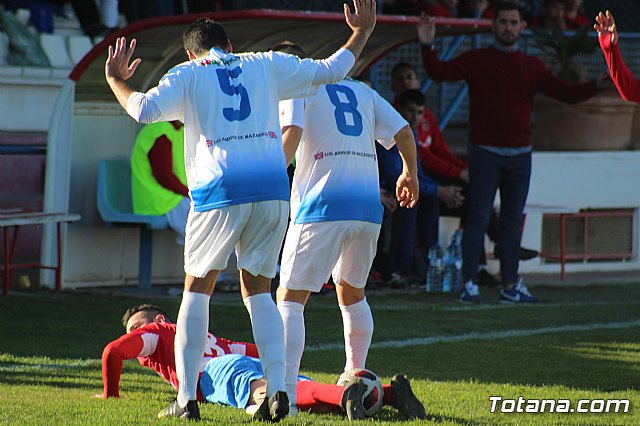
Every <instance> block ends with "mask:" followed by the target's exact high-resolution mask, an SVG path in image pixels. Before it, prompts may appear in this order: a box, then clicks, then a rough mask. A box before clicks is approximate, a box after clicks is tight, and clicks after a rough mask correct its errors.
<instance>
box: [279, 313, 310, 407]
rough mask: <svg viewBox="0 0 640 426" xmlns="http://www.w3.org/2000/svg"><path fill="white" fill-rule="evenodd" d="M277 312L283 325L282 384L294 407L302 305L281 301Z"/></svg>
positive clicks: (301, 341)
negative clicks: (283, 363)
mask: <svg viewBox="0 0 640 426" xmlns="http://www.w3.org/2000/svg"><path fill="white" fill-rule="evenodd" d="M278 310H279V311H280V316H282V322H283V323H284V342H285V345H284V347H285V376H284V384H285V387H286V389H287V396H288V397H289V404H290V405H294V406H295V403H296V391H297V386H298V372H299V371H300V360H301V359H302V353H303V352H304V336H305V330H304V305H303V304H302V303H296V302H288V301H282V302H278Z"/></svg>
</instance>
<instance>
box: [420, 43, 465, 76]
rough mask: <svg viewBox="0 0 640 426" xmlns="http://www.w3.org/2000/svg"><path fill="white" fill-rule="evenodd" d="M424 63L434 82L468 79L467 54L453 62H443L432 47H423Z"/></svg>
mask: <svg viewBox="0 0 640 426" xmlns="http://www.w3.org/2000/svg"><path fill="white" fill-rule="evenodd" d="M421 48H422V63H423V64H424V67H425V69H426V70H427V74H429V77H431V79H432V80H434V81H458V80H464V79H466V78H467V77H468V75H469V72H468V71H467V67H468V64H467V62H468V61H467V56H468V52H467V53H463V54H462V55H460V56H458V57H457V58H455V59H453V60H451V61H445V62H442V61H441V60H440V58H439V57H438V54H437V53H436V51H435V50H434V49H432V47H431V46H422V47H421Z"/></svg>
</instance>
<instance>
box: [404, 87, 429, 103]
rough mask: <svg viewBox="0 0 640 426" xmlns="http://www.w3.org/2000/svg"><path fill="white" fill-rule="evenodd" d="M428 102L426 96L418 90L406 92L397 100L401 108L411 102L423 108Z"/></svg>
mask: <svg viewBox="0 0 640 426" xmlns="http://www.w3.org/2000/svg"><path fill="white" fill-rule="evenodd" d="M426 101H427V100H426V98H425V96H424V93H422V92H421V91H419V90H418V89H409V90H405V91H404V92H402V93H400V95H399V96H398V99H397V102H398V106H400V107H403V106H406V105H407V104H409V103H410V102H412V103H414V104H416V105H420V106H422V105H424V104H425V103H426Z"/></svg>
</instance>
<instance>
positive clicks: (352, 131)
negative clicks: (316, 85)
mask: <svg viewBox="0 0 640 426" xmlns="http://www.w3.org/2000/svg"><path fill="white" fill-rule="evenodd" d="M325 88H326V89H327V94H328V95H329V100H330V101H331V103H332V104H333V106H334V107H336V110H335V111H334V113H333V115H334V116H335V118H336V125H337V127H338V130H339V131H340V133H342V134H343V135H346V136H360V135H361V134H362V115H360V112H358V99H357V98H356V94H355V93H353V90H351V89H350V88H349V87H347V86H340V85H338V84H330V85H327V86H325ZM341 95H342V96H341ZM345 101H346V102H345Z"/></svg>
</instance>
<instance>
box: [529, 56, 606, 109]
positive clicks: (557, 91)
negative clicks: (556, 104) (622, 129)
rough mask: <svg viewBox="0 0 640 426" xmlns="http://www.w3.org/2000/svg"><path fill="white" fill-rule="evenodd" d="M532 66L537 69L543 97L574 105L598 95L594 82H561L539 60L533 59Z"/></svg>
mask: <svg viewBox="0 0 640 426" xmlns="http://www.w3.org/2000/svg"><path fill="white" fill-rule="evenodd" d="M532 66H535V67H537V68H538V75H539V76H540V80H539V81H540V85H539V88H540V90H541V91H542V93H544V94H545V95H547V96H549V97H551V98H555V99H557V100H559V101H562V102H566V103H570V104H576V103H578V102H583V101H586V100H587V99H591V98H592V97H594V96H595V95H596V94H597V93H598V87H597V86H596V81H595V80H591V81H587V82H586V83H579V84H575V83H569V82H567V81H564V80H561V79H559V78H558V77H556V76H555V75H553V73H552V72H551V70H549V68H547V67H546V66H545V65H544V64H543V63H542V62H541V61H540V60H539V59H535V62H533V63H532Z"/></svg>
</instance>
